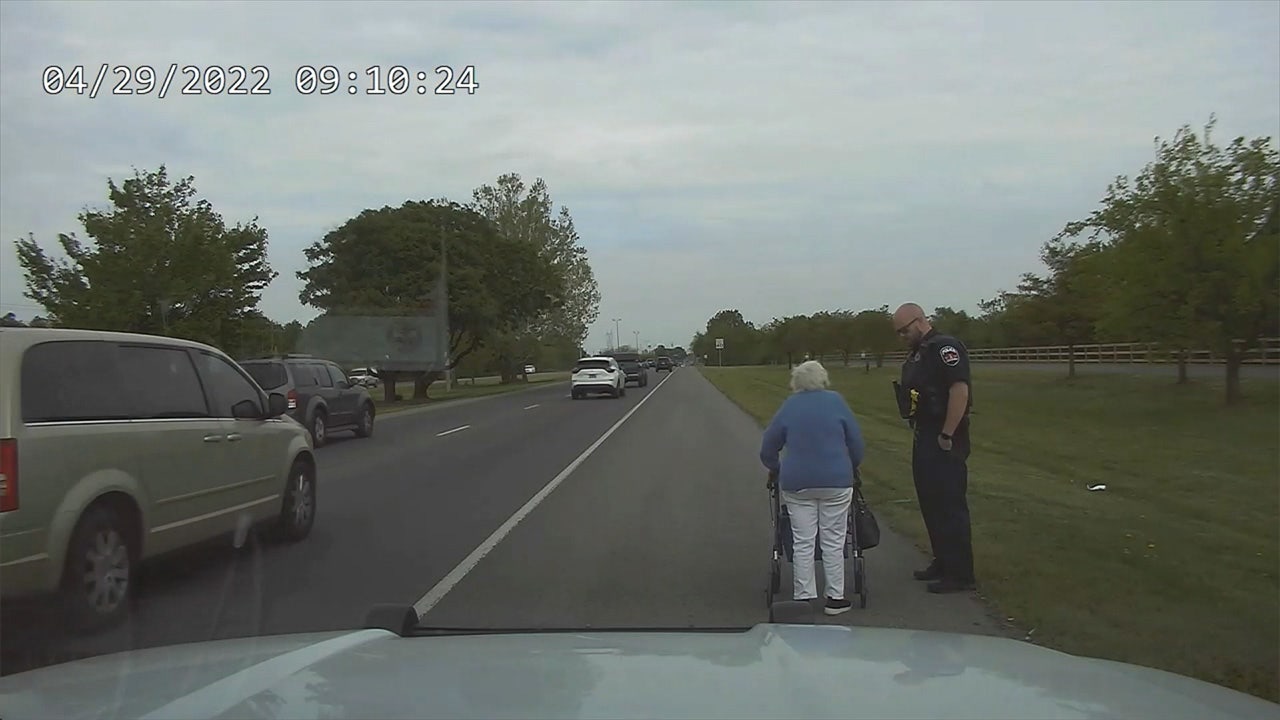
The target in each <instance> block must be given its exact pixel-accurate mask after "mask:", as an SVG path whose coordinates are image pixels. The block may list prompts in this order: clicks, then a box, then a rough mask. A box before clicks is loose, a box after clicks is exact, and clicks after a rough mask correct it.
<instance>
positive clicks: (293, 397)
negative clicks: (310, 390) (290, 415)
mask: <svg viewBox="0 0 1280 720" xmlns="http://www.w3.org/2000/svg"><path fill="white" fill-rule="evenodd" d="M285 397H286V398H288V400H289V409H290V410H297V409H298V391H297V390H290V391H289V394H288V395H286V396H285Z"/></svg>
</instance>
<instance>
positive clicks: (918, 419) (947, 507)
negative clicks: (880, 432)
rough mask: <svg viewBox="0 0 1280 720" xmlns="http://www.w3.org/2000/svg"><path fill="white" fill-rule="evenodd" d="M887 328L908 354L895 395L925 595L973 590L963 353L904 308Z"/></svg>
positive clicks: (915, 308) (915, 310) (914, 309)
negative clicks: (918, 524) (918, 521)
mask: <svg viewBox="0 0 1280 720" xmlns="http://www.w3.org/2000/svg"><path fill="white" fill-rule="evenodd" d="M893 327H894V330H896V331H897V333H898V336H899V337H901V338H902V339H903V340H905V341H906V343H907V344H908V346H910V348H911V351H910V353H909V354H908V355H907V360H906V362H904V363H903V364H902V381H901V384H900V386H899V387H898V388H896V389H897V390H898V392H899V404H900V406H901V407H900V409H901V410H902V414H903V417H907V418H909V419H910V421H911V426H912V427H913V428H914V430H915V437H914V439H913V441H912V444H911V473H912V475H913V477H914V479H915V485H916V497H917V498H918V500H919V502H920V514H921V515H922V516H923V517H924V524H925V528H926V529H927V530H928V532H929V544H930V546H931V547H932V550H933V562H931V563H930V564H929V567H927V568H925V569H924V570H917V571H916V572H915V578H916V579H917V580H927V581H929V585H928V590H929V592H932V593H950V592H963V591H966V590H971V589H973V587H974V583H975V580H974V574H973V545H972V541H971V538H970V532H969V504H968V501H967V500H966V499H965V492H966V490H967V489H968V485H969V468H968V465H967V464H966V463H967V460H968V458H969V449H970V445H969V410H970V407H971V402H970V392H969V391H970V388H969V353H968V351H967V350H966V349H965V346H964V344H963V343H961V342H960V341H959V340H957V339H956V338H954V337H951V336H950V335H943V334H941V333H939V332H938V331H937V330H935V329H934V328H933V326H932V325H931V324H930V323H929V319H928V318H927V317H925V314H924V310H923V309H922V308H921V307H920V306H919V305H917V304H915V303H907V304H905V305H903V306H902V307H900V308H898V309H897V311H896V312H894V314H893Z"/></svg>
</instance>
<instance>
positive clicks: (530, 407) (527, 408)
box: [524, 403, 538, 410]
mask: <svg viewBox="0 0 1280 720" xmlns="http://www.w3.org/2000/svg"><path fill="white" fill-rule="evenodd" d="M536 407H538V403H534V404H532V405H526V406H525V408H524V409H525V410H532V409H534V408H536Z"/></svg>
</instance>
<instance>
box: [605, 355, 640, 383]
mask: <svg viewBox="0 0 1280 720" xmlns="http://www.w3.org/2000/svg"><path fill="white" fill-rule="evenodd" d="M610 357H612V358H613V359H614V360H616V361H617V363H618V367H620V368H622V372H623V373H624V374H625V375H626V376H627V380H626V381H627V382H628V383H635V384H636V387H648V386H649V371H648V370H645V369H644V365H643V364H641V361H640V355H639V354H638V353H615V354H613V355H611V356H610Z"/></svg>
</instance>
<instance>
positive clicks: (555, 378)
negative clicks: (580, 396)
mask: <svg viewBox="0 0 1280 720" xmlns="http://www.w3.org/2000/svg"><path fill="white" fill-rule="evenodd" d="M568 379H569V373H567V372H546V373H534V374H532V375H530V376H529V382H528V383H525V382H523V381H516V382H513V383H509V384H507V385H503V384H502V383H501V378H499V377H497V376H493V377H480V378H474V379H471V378H463V379H462V380H461V381H457V380H455V381H454V383H453V390H452V391H446V390H445V386H444V382H443V381H438V382H434V383H432V384H431V385H430V387H428V388H427V395H428V396H429V397H428V398H427V399H425V400H414V399H413V383H411V382H402V383H398V384H397V387H396V392H397V394H399V395H400V397H402V398H404V399H403V400H397V401H395V402H386V401H384V400H383V399H382V388H380V387H379V388H371V389H370V390H369V395H370V396H371V397H372V398H373V401H374V402H375V403H376V404H377V407H378V414H379V415H385V414H386V413H393V412H399V411H401V410H407V409H409V408H415V407H422V406H423V405H436V404H439V403H442V402H449V401H451V400H461V399H463V398H471V397H482V396H485V395H500V394H502V393H508V392H514V391H516V390H525V389H528V387H529V386H530V385H537V384H541V383H548V382H564V381H566V380H568Z"/></svg>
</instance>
